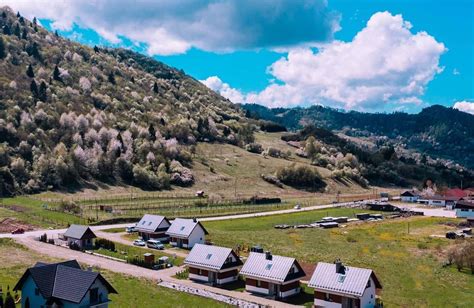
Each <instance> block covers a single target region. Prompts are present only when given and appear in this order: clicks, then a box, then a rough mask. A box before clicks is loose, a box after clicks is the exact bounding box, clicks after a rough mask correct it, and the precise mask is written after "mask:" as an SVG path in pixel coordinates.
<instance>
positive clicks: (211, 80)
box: [200, 76, 244, 104]
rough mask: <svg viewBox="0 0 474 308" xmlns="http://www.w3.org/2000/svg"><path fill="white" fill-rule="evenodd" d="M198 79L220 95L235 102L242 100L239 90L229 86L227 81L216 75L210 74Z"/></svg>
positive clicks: (241, 101)
mask: <svg viewBox="0 0 474 308" xmlns="http://www.w3.org/2000/svg"><path fill="white" fill-rule="evenodd" d="M200 81H201V82H202V83H203V84H205V85H206V86H207V87H208V88H209V89H211V90H214V91H216V92H218V93H219V94H220V95H222V96H224V97H225V98H227V99H229V100H230V101H231V102H233V103H235V104H240V103H243V102H244V95H243V94H242V93H241V92H240V91H239V90H237V89H234V88H231V87H230V86H229V84H228V83H224V82H222V80H221V79H220V78H219V77H217V76H211V77H208V78H207V79H205V80H200Z"/></svg>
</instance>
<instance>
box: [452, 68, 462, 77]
mask: <svg viewBox="0 0 474 308" xmlns="http://www.w3.org/2000/svg"><path fill="white" fill-rule="evenodd" d="M460 74H461V72H460V71H459V70H458V69H457V68H455V69H453V75H460Z"/></svg>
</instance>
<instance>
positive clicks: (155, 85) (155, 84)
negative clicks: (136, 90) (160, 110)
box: [153, 81, 158, 93]
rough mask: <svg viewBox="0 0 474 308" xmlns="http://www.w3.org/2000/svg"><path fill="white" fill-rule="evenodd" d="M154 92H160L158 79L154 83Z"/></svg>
mask: <svg viewBox="0 0 474 308" xmlns="http://www.w3.org/2000/svg"><path fill="white" fill-rule="evenodd" d="M153 92H155V93H158V84H157V83H156V81H155V83H154V84H153Z"/></svg>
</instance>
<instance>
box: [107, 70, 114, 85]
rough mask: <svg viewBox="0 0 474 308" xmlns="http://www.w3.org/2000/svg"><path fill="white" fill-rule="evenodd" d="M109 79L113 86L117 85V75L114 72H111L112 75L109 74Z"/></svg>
mask: <svg viewBox="0 0 474 308" xmlns="http://www.w3.org/2000/svg"><path fill="white" fill-rule="evenodd" d="M108 79H109V82H110V83H111V84H115V75H114V72H110V73H109V78H108Z"/></svg>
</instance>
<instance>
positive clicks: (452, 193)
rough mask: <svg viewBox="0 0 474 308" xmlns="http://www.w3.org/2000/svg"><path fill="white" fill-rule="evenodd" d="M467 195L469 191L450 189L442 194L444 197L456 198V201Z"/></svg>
mask: <svg viewBox="0 0 474 308" xmlns="http://www.w3.org/2000/svg"><path fill="white" fill-rule="evenodd" d="M468 195H469V191H467V190H462V189H460V188H450V189H448V190H446V191H445V192H444V196H445V197H452V198H457V199H461V198H464V197H467V196H468Z"/></svg>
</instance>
